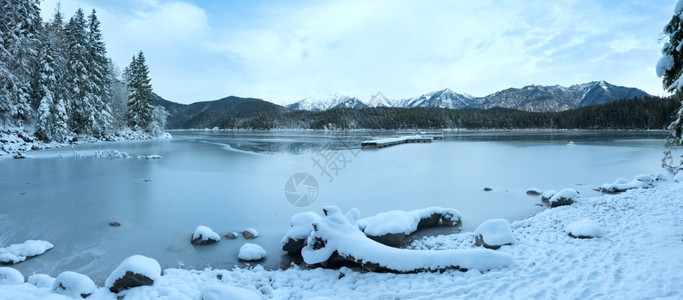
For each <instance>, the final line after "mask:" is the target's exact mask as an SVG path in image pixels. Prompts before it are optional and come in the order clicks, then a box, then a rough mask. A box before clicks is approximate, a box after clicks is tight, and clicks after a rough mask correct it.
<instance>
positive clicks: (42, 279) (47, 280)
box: [27, 274, 55, 289]
mask: <svg viewBox="0 0 683 300" xmlns="http://www.w3.org/2000/svg"><path fill="white" fill-rule="evenodd" d="M27 282H28V283H30V284H32V285H35V286H36V287H38V288H45V289H50V288H52V286H53V285H54V284H55V279H54V278H52V276H50V275H46V274H33V275H31V276H29V277H28V280H27Z"/></svg>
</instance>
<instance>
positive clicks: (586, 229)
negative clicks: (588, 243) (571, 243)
mask: <svg viewBox="0 0 683 300" xmlns="http://www.w3.org/2000/svg"><path fill="white" fill-rule="evenodd" d="M565 231H566V232H567V233H568V234H569V235H570V236H571V237H575V238H581V239H584V238H593V237H599V236H600V235H601V234H602V232H601V230H600V227H598V224H596V223H595V221H593V220H590V219H583V220H579V221H574V222H571V223H569V225H567V227H565Z"/></svg>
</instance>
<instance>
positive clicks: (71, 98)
mask: <svg viewBox="0 0 683 300" xmlns="http://www.w3.org/2000/svg"><path fill="white" fill-rule="evenodd" d="M85 28H86V23H85V17H84V15H83V10H81V9H80V8H79V9H78V10H77V11H76V13H75V14H74V16H73V17H71V19H69V22H68V23H67V24H66V27H65V28H64V33H65V39H66V44H67V59H66V60H67V63H66V65H67V69H66V74H65V75H66V76H65V78H64V82H65V84H66V85H67V86H68V88H67V90H66V96H67V99H68V102H69V104H70V107H69V108H70V111H69V115H70V119H69V120H70V124H69V125H70V127H71V128H72V130H73V132H74V133H76V134H89V135H92V134H93V127H94V124H95V122H96V117H95V107H94V105H93V102H94V100H93V98H94V97H93V92H92V91H93V85H94V84H93V82H92V78H91V74H90V72H89V70H88V63H89V59H88V57H89V52H88V38H87V32H86V30H85Z"/></svg>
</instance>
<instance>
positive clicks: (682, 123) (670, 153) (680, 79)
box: [657, 0, 683, 171]
mask: <svg viewBox="0 0 683 300" xmlns="http://www.w3.org/2000/svg"><path fill="white" fill-rule="evenodd" d="M663 33H664V36H665V37H666V38H668V41H667V42H666V43H665V44H664V47H663V48H662V58H661V59H660V60H659V62H658V63H657V76H659V77H662V82H663V83H664V89H665V90H667V91H669V92H672V93H674V94H675V95H676V97H677V98H678V99H679V100H681V108H680V109H679V110H678V112H677V113H676V116H675V117H674V121H673V122H671V124H670V125H669V127H668V129H669V137H668V138H667V140H666V151H665V152H664V158H663V159H662V167H665V168H667V169H670V170H674V171H678V170H681V169H683V160H680V161H678V162H676V161H675V159H674V153H675V152H676V150H677V149H678V147H679V146H680V145H681V143H683V140H682V139H681V137H682V133H683V51H681V50H682V49H681V47H682V46H683V0H679V1H678V3H677V4H676V8H675V9H674V16H673V17H672V18H671V21H669V24H667V25H666V27H664V32H663Z"/></svg>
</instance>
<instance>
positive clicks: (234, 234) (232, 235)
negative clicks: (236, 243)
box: [223, 231, 240, 240]
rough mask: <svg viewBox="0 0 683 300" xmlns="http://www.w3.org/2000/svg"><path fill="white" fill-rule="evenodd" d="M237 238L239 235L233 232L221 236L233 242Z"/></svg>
mask: <svg viewBox="0 0 683 300" xmlns="http://www.w3.org/2000/svg"><path fill="white" fill-rule="evenodd" d="M239 236H240V234H239V233H237V232H234V231H233V232H228V233H226V234H224V235H223V237H224V238H226V239H230V240H234V239H236V238H237V237H239Z"/></svg>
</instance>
